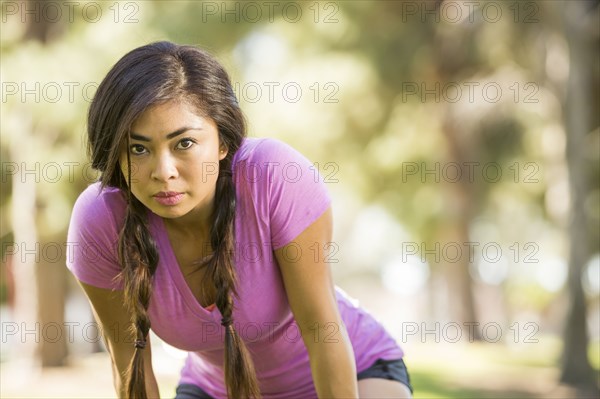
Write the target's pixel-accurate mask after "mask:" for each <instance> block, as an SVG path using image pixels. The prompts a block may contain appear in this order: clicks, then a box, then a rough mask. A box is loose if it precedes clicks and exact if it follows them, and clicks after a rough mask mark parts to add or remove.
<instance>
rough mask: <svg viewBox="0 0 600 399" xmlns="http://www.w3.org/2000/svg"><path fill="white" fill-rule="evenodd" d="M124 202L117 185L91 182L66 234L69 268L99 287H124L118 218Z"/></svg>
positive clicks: (123, 209) (121, 212) (75, 207)
mask: <svg viewBox="0 0 600 399" xmlns="http://www.w3.org/2000/svg"><path fill="white" fill-rule="evenodd" d="M124 213H125V202H124V200H123V199H122V197H121V195H120V192H119V191H118V190H116V189H104V190H102V191H101V190H100V184H99V183H94V184H92V185H90V186H89V187H88V188H87V189H86V190H85V191H84V192H83V193H81V194H80V195H79V198H78V199H77V201H76V202H75V205H74V207H73V212H72V214H71V221H70V223H69V232H68V235H67V268H68V269H69V270H70V271H71V272H72V273H73V275H74V276H75V277H76V278H77V279H78V280H80V281H82V282H84V283H86V284H89V285H93V286H96V287H99V288H106V289H119V290H120V289H122V287H123V284H122V282H121V281H119V279H118V276H119V273H120V272H121V266H120V264H119V261H118V259H119V258H118V238H119V233H118V231H119V230H118V227H117V222H116V221H117V220H119V218H120V220H123V216H124Z"/></svg>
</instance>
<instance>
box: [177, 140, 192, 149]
mask: <svg viewBox="0 0 600 399" xmlns="http://www.w3.org/2000/svg"><path fill="white" fill-rule="evenodd" d="M195 143H196V142H195V141H194V140H192V139H181V140H180V141H179V142H178V143H177V146H176V147H175V148H176V149H178V150H187V149H188V148H191V147H192V146H193V145H194V144H195Z"/></svg>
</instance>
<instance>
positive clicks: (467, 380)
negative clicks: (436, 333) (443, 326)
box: [406, 336, 600, 399]
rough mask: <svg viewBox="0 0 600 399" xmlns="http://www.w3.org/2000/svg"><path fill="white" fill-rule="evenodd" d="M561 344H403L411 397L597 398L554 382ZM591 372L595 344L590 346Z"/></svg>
mask: <svg viewBox="0 0 600 399" xmlns="http://www.w3.org/2000/svg"><path fill="white" fill-rule="evenodd" d="M561 348H562V344H561V342H560V340H559V339H557V338H555V337H549V336H547V337H540V339H539V342H537V343H535V344H515V345H512V346H511V345H507V346H505V345H501V344H490V343H468V344H448V343H446V344H431V343H430V344H426V345H417V346H414V347H409V348H407V357H406V363H407V365H408V368H409V371H410V375H411V382H412V384H413V387H414V388H415V399H426V398H427V399H437V398H461V399H467V398H473V399H475V398H477V399H492V398H494V399H495V398H524V399H529V398H531V399H534V398H535V399H541V398H556V399H567V398H569V399H570V398H574V397H580V398H599V397H600V392H592V393H590V392H587V393H583V394H582V393H576V392H575V391H574V390H573V389H572V388H569V387H567V386H564V385H560V384H559V383H558V378H559V375H560V370H559V367H558V364H559V361H558V360H559V356H560V351H561ZM589 358H590V362H591V363H592V365H593V367H594V368H595V370H596V372H597V373H598V366H599V364H600V344H599V343H598V342H595V343H594V344H592V345H590V349H589Z"/></svg>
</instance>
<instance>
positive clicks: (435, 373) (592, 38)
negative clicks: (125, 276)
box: [0, 1, 600, 398]
mask: <svg viewBox="0 0 600 399" xmlns="http://www.w3.org/2000/svg"><path fill="white" fill-rule="evenodd" d="M599 23H600V21H599V6H598V2H597V1H495V2H493V1H474V2H473V1H443V2H440V1H429V2H417V1H377V2H375V1H340V2H336V1H323V2H317V1H302V2H288V1H272V2H222V1H217V2H211V1H206V2H200V1H98V2H87V1H78V2H64V1H26V2H22V1H16V2H13V1H3V2H2V3H1V24H0V27H1V42H0V46H1V48H0V49H1V67H0V68H1V69H0V74H1V83H2V87H1V90H2V91H1V96H2V103H1V114H0V116H1V125H0V127H1V132H2V134H1V141H0V156H1V157H2V177H1V178H2V181H1V184H2V191H1V195H0V201H1V203H0V205H1V208H0V212H1V214H0V216H1V222H2V223H1V226H0V235H1V236H2V264H1V266H2V269H1V271H2V274H1V276H2V283H1V286H0V288H1V291H0V293H1V301H2V304H1V310H0V316H1V325H2V335H1V343H0V345H1V356H0V361H1V363H0V366H1V372H0V377H1V378H0V381H1V382H0V396H2V397H7V398H8V397H30V398H31V397H39V398H42V397H44V398H45V397H60V398H65V397H114V395H115V393H114V390H113V387H112V375H111V368H110V360H109V357H108V355H107V353H106V352H105V350H104V349H103V344H102V342H101V339H100V336H99V331H98V328H97V327H96V325H95V324H94V323H93V318H92V315H91V311H90V308H89V306H88V304H87V300H86V299H85V297H84V296H83V293H82V292H81V290H80V289H79V288H78V287H77V285H76V283H75V281H74V279H73V277H72V276H71V275H70V273H68V271H67V269H66V267H65V266H64V263H65V252H66V246H65V241H66V230H67V226H68V222H69V218H70V212H71V208H72V205H73V203H74V201H75V199H76V198H77V196H78V194H79V193H80V192H81V191H83V189H84V188H85V187H86V186H87V185H88V184H90V183H91V182H92V181H93V180H94V179H95V177H96V175H95V173H94V171H93V170H91V168H90V167H89V164H88V160H87V159H86V154H85V142H84V136H85V122H86V121H85V119H86V111H87V108H88V106H89V104H90V100H91V98H92V96H93V94H94V91H95V89H96V87H97V85H98V83H99V82H100V80H101V79H102V78H103V77H104V75H105V74H106V72H107V71H108V69H109V68H110V67H111V66H112V65H113V64H114V63H115V62H116V61H117V60H118V59H119V58H120V57H121V56H122V55H124V54H125V53H126V52H127V51H129V50H131V49H133V48H135V47H137V46H140V45H142V44H146V43H148V42H152V41H157V40H165V39H166V40H171V41H175V42H177V43H186V44H195V45H199V46H201V47H203V48H205V49H207V50H209V51H210V52H212V53H213V54H214V55H215V56H216V57H217V58H218V59H219V60H220V61H221V62H222V63H223V64H224V65H225V67H226V68H227V70H228V71H229V72H230V74H231V77H232V80H233V83H234V89H235V91H236V94H237V96H238V98H239V100H240V103H241V104H242V108H243V110H244V112H245V114H246V116H247V119H248V122H249V134H250V136H254V137H275V138H278V139H280V140H283V141H285V142H287V143H289V144H290V145H292V146H294V147H295V148H297V149H298V150H299V151H300V152H302V153H303V154H304V155H305V156H306V157H307V158H308V159H310V160H311V161H312V162H313V163H314V169H315V173H316V172H317V171H318V172H319V173H320V174H321V176H323V178H324V180H325V182H326V184H327V187H328V189H329V190H330V193H331V195H332V197H333V209H334V217H335V232H334V243H333V244H332V246H331V247H330V248H329V249H330V250H331V252H330V254H329V260H330V265H331V268H332V270H333V273H334V277H335V282H336V284H337V285H339V286H340V287H341V288H343V289H344V290H345V291H346V292H347V293H348V294H349V295H351V296H353V297H355V298H356V299H357V300H358V301H359V303H360V304H361V305H362V306H363V307H365V308H366V309H367V310H368V311H370V312H371V313H372V314H374V315H375V316H376V317H377V318H378V319H379V320H380V321H381V322H382V323H383V324H384V325H385V326H386V327H387V328H388V329H389V331H390V332H391V333H392V334H393V335H394V336H395V337H396V339H397V340H398V342H399V343H400V344H401V345H402V347H403V348H404V350H405V352H406V357H405V361H406V363H407V365H408V367H409V370H410V372H411V377H412V382H413V385H414V388H415V397H416V398H450V397H455V398H467V397H468V398H497V397H503V398H504V397H519V398H546V397H555V398H571V397H582V398H593V397H598V396H600V393H599V391H598V380H599V379H598V369H599V367H600V344H599V341H600V249H599V240H600V227H599V226H600V188H599V184H598V181H599V180H600V167H599V163H600V162H599V161H600V130H599V112H598V110H599V109H600V107H599V105H600V104H599V80H600V72H599V71H600V69H599V67H600V64H599V57H598V48H600V47H599V46H598V44H599V42H600V33H599ZM152 340H153V357H154V359H153V360H154V368H155V373H156V374H157V379H158V382H159V385H160V390H161V394H162V395H163V396H164V397H173V396H174V392H175V391H174V388H175V386H176V383H177V379H178V373H179V369H180V367H181V365H182V361H183V357H184V356H185V354H184V353H182V352H180V351H178V350H176V349H174V348H172V347H170V346H168V345H166V344H164V343H162V342H160V340H159V339H158V338H157V337H156V336H153V337H152Z"/></svg>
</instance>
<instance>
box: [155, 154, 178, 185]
mask: <svg viewBox="0 0 600 399" xmlns="http://www.w3.org/2000/svg"><path fill="white" fill-rule="evenodd" d="M178 175H179V173H178V171H177V164H176V161H175V159H174V158H173V156H172V155H170V154H169V153H163V154H161V155H159V156H157V157H156V159H155V161H154V166H153V168H152V172H151V174H150V178H151V179H152V180H155V181H168V180H172V179H175V178H177V176H178Z"/></svg>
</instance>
